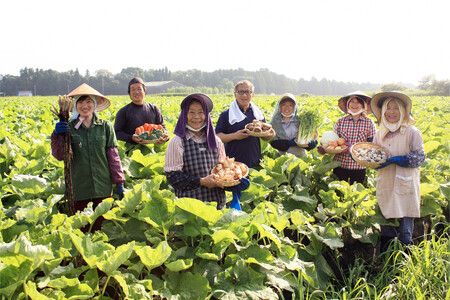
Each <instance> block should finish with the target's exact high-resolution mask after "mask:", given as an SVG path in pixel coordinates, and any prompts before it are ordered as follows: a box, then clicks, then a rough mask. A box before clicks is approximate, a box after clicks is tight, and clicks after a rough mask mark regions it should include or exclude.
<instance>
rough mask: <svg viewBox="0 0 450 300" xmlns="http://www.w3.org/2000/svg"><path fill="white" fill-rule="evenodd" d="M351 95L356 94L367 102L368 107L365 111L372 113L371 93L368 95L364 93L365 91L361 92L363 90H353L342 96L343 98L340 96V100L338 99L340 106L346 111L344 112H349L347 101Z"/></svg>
mask: <svg viewBox="0 0 450 300" xmlns="http://www.w3.org/2000/svg"><path fill="white" fill-rule="evenodd" d="M351 96H355V97H357V98H360V99H362V100H363V101H364V102H365V103H366V105H365V108H366V111H365V113H366V115H368V114H370V113H372V111H371V110H370V102H371V101H370V99H371V98H370V96H369V95H366V94H364V93H363V92H361V91H355V92H351V93H349V94H347V95H345V96H342V97H341V98H339V100H338V106H339V108H340V109H341V110H342V111H343V112H344V113H346V114H347V113H348V111H347V101H348V99H349V98H350V97H351Z"/></svg>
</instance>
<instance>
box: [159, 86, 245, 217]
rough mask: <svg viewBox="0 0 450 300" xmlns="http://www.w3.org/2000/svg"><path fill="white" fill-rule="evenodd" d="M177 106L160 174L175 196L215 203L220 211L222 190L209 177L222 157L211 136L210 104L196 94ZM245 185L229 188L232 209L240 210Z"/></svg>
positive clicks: (218, 143) (219, 144)
mask: <svg viewBox="0 0 450 300" xmlns="http://www.w3.org/2000/svg"><path fill="white" fill-rule="evenodd" d="M180 106H181V113H180V117H179V118H178V122H177V125H176V127H175V131H174V133H175V137H174V138H172V140H170V142H169V145H168V146H167V151H166V159H165V164H164V171H165V172H166V176H167V180H168V181H169V183H170V184H171V185H172V186H173V188H174V189H175V194H176V195H177V197H190V198H195V199H199V200H201V201H204V202H217V209H224V208H225V203H226V197H225V190H224V187H223V185H222V184H221V183H219V182H217V181H216V180H215V179H214V177H213V176H212V175H210V173H211V170H212V169H213V167H214V166H215V165H216V164H217V163H218V162H219V160H223V159H224V158H225V149H224V146H223V143H222V141H221V140H220V139H219V138H218V137H217V136H216V134H215V133H214V127H213V125H212V121H211V116H210V112H211V110H212V109H213V107H214V106H213V103H212V101H211V99H210V98H209V97H208V96H207V95H205V94H201V93H196V94H191V95H189V96H187V97H186V98H185V99H184V100H183V101H182V102H181V105H180ZM249 183H250V182H249V180H248V179H245V178H243V179H241V183H240V184H239V185H237V186H235V187H233V188H232V191H233V201H232V204H231V206H232V207H234V208H239V210H240V205H239V198H240V194H241V191H243V190H245V189H247V188H248V186H249Z"/></svg>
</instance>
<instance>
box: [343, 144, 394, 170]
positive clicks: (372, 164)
mask: <svg viewBox="0 0 450 300" xmlns="http://www.w3.org/2000/svg"><path fill="white" fill-rule="evenodd" d="M362 147H364V148H378V149H382V150H383V151H384V152H385V153H386V158H389V157H390V156H391V153H390V152H389V150H388V149H386V148H385V147H383V146H380V145H377V144H374V143H369V142H362V143H356V144H354V145H353V146H352V147H351V148H350V153H351V155H352V157H353V159H354V160H355V161H356V162H357V163H358V164H360V165H361V166H364V167H367V168H372V169H376V168H378V167H380V166H381V164H382V163H384V162H386V159H383V160H381V161H379V162H368V161H365V160H361V159H359V158H357V157H356V155H355V150H356V149H358V148H362Z"/></svg>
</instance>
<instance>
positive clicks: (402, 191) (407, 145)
mask: <svg viewBox="0 0 450 300" xmlns="http://www.w3.org/2000/svg"><path fill="white" fill-rule="evenodd" d="M371 108H372V111H373V113H374V115H375V117H376V118H377V120H378V124H379V127H380V129H379V130H378V131H377V132H376V135H375V139H374V141H373V142H374V143H375V144H377V145H380V146H383V147H385V148H386V149H387V150H388V151H389V152H390V155H391V157H389V158H387V159H386V162H383V163H381V165H380V167H378V168H377V170H378V177H377V179H376V180H377V188H376V195H377V200H378V204H379V206H380V209H381V213H382V214H383V216H384V217H385V218H386V219H399V227H393V226H386V225H383V226H381V239H380V250H381V252H384V251H386V250H387V247H388V245H389V242H390V241H391V240H392V239H394V238H396V237H397V238H398V239H399V240H400V241H401V242H403V243H404V244H406V245H410V244H412V234H413V229H414V218H420V166H421V165H422V164H423V162H424V161H425V157H426V154H425V150H424V146H423V138H422V134H421V133H420V131H419V130H418V129H417V128H416V127H415V126H414V125H413V124H415V120H414V119H413V117H412V115H411V108H412V101H411V99H410V98H409V97H408V96H407V95H405V94H403V93H400V92H383V93H379V94H376V95H375V96H374V97H373V99H372V102H371Z"/></svg>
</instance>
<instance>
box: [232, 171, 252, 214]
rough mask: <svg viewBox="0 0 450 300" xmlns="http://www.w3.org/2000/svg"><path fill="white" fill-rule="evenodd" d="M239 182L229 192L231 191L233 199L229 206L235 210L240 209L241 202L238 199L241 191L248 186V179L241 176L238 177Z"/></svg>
mask: <svg viewBox="0 0 450 300" xmlns="http://www.w3.org/2000/svg"><path fill="white" fill-rule="evenodd" d="M239 181H240V182H241V183H239V184H238V185H236V186H234V187H232V188H231V192H232V193H233V199H232V200H231V203H230V208H234V209H236V210H242V209H241V204H240V203H239V199H240V198H241V194H242V193H241V192H242V191H245V190H246V189H248V187H249V186H250V180H248V179H247V178H241V179H239Z"/></svg>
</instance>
